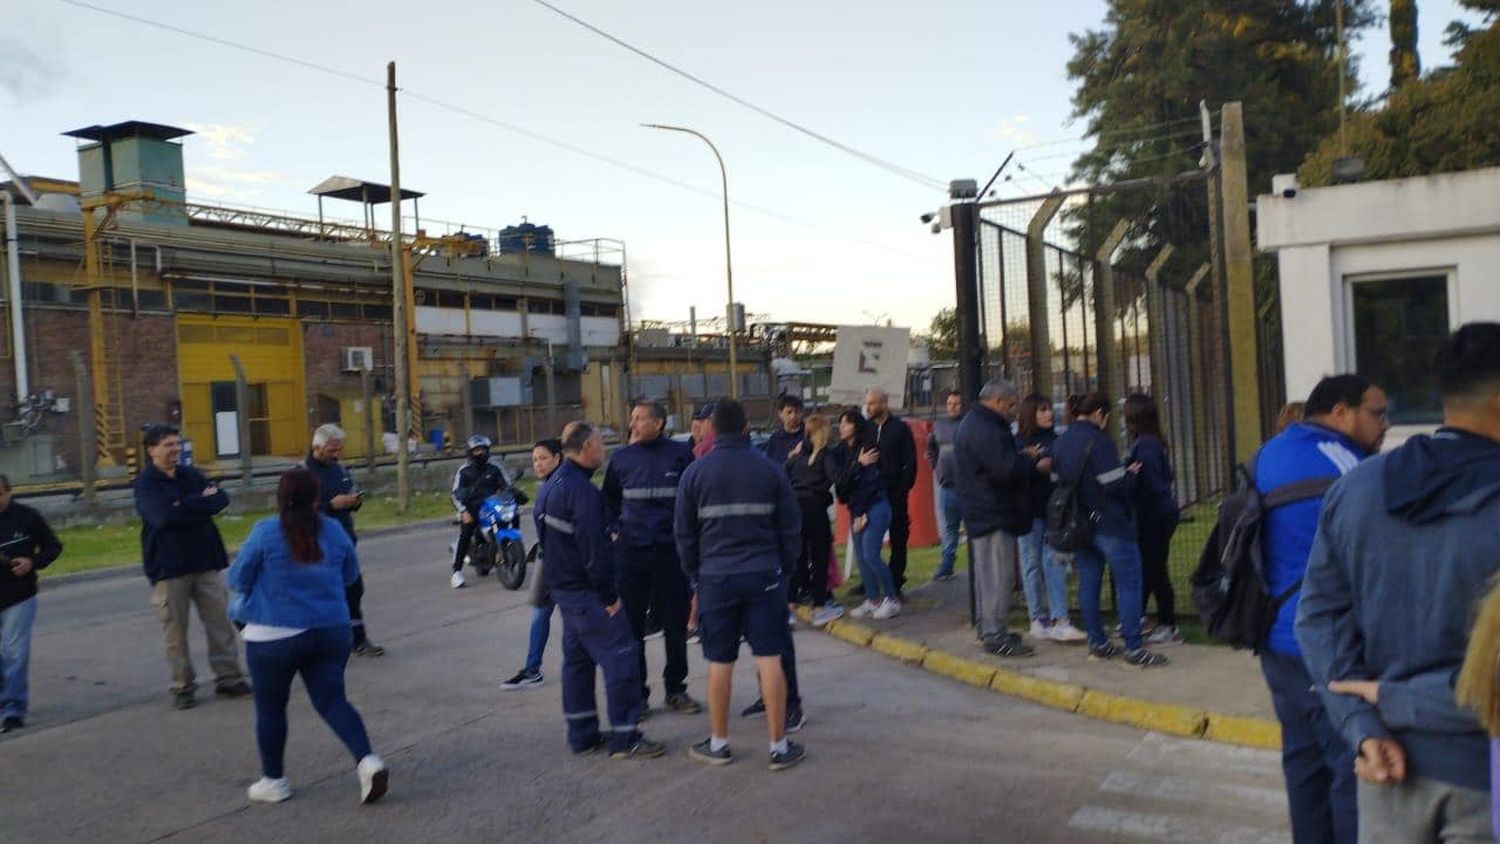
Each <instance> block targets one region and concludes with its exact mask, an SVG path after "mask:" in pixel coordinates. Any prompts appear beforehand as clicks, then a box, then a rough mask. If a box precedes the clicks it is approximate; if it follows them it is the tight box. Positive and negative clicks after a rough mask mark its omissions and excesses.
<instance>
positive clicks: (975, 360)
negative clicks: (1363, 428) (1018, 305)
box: [949, 202, 984, 405]
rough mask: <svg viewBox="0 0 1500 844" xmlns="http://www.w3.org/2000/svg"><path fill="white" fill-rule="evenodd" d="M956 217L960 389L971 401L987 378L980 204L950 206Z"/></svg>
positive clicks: (965, 402) (956, 296)
mask: <svg viewBox="0 0 1500 844" xmlns="http://www.w3.org/2000/svg"><path fill="white" fill-rule="evenodd" d="M949 213H950V214H951V215H952V219H953V281H954V284H955V285H956V288H957V289H956V290H955V291H954V294H955V296H954V304H955V305H956V306H957V316H958V391H959V392H960V393H962V394H963V397H964V404H965V405H967V404H969V403H970V402H972V401H974V400H975V399H976V398H977V397H978V396H979V387H980V386H981V385H982V384H983V382H984V349H983V348H982V347H981V345H980V340H979V253H978V251H977V250H976V249H975V245H976V244H975V230H976V229H977V228H978V227H979V226H978V218H979V208H978V206H976V205H975V204H974V203H972V202H955V203H954V204H953V205H950V206H949Z"/></svg>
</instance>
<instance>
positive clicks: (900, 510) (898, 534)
mask: <svg viewBox="0 0 1500 844" xmlns="http://www.w3.org/2000/svg"><path fill="white" fill-rule="evenodd" d="M910 493H911V490H909V489H896V488H887V489H886V491H885V497H886V498H887V499H888V500H889V501H890V502H891V528H890V530H891V563H890V568H891V578H892V579H893V580H895V581H896V592H897V593H898V594H899V593H900V592H901V590H902V589H903V588H905V586H906V543H907V542H908V541H909V540H910V539H911V514H910V513H908V512H907V507H906V496H907V495H909V494H910Z"/></svg>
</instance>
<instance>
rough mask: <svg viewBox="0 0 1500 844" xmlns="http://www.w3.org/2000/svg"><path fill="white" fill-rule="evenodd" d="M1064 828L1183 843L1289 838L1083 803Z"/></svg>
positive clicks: (1276, 843)
mask: <svg viewBox="0 0 1500 844" xmlns="http://www.w3.org/2000/svg"><path fill="white" fill-rule="evenodd" d="M1068 828H1069V829H1073V830H1077V831H1080V832H1103V833H1108V834H1109V835H1111V836H1113V837H1115V838H1118V837H1120V836H1127V837H1130V838H1141V839H1149V840H1152V841H1181V842H1183V844H1204V842H1209V841H1213V842H1218V844H1290V842H1291V840H1292V837H1291V836H1290V835H1288V834H1286V833H1283V832H1272V831H1269V830H1265V829H1257V828H1255V827H1249V826H1239V825H1224V824H1222V823H1218V822H1215V821H1213V820H1209V819H1203V820H1197V819H1188V818H1180V817H1171V816H1168V815H1153V814H1147V813H1145V812H1122V811H1120V810H1118V809H1107V808H1104V807H1102V806H1084V807H1083V808H1081V809H1079V810H1078V811H1076V812H1074V813H1073V817H1071V818H1069V819H1068Z"/></svg>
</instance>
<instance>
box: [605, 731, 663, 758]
mask: <svg viewBox="0 0 1500 844" xmlns="http://www.w3.org/2000/svg"><path fill="white" fill-rule="evenodd" d="M666 752H667V746H666V745H664V744H662V743H661V742H659V741H652V740H651V739H648V738H646V737H645V736H643V735H641V734H640V733H636V734H635V741H634V742H632V743H631V745H630V746H629V747H626V748H624V749H621V750H611V751H610V752H609V758H611V759H655V758H657V757H658V756H661V755H662V754H664V753H666Z"/></svg>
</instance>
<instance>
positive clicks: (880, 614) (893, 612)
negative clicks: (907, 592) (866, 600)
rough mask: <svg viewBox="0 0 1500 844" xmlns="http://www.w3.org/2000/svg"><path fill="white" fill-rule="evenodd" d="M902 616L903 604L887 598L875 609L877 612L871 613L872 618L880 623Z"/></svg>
mask: <svg viewBox="0 0 1500 844" xmlns="http://www.w3.org/2000/svg"><path fill="white" fill-rule="evenodd" d="M900 614H901V602H900V601H898V600H896V599H895V598H886V599H885V600H884V601H881V602H880V606H878V607H876V608H875V611H874V612H873V613H871V616H872V617H873V618H876V619H878V620H880V621H885V620H886V619H888V618H895V617H896V616H898V615H900Z"/></svg>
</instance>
